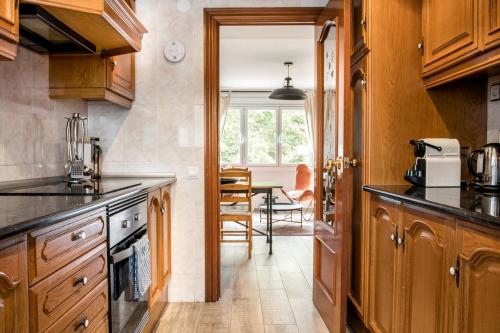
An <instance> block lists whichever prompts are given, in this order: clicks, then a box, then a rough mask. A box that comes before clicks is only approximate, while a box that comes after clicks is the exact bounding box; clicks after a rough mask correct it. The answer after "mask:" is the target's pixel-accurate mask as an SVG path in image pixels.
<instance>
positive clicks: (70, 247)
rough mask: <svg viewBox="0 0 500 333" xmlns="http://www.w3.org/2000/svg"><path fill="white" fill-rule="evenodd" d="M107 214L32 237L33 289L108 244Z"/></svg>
mask: <svg viewBox="0 0 500 333" xmlns="http://www.w3.org/2000/svg"><path fill="white" fill-rule="evenodd" d="M106 236H107V231H106V216H105V214H104V212H99V213H96V212H92V213H89V214H86V215H83V216H79V217H77V218H75V219H72V220H69V221H64V222H62V223H58V224H57V225H55V226H50V227H47V228H43V229H40V230H37V231H34V232H31V233H29V234H28V242H29V243H28V246H29V259H30V261H29V262H30V265H29V281H30V285H32V284H34V283H35V282H37V281H40V280H41V279H43V278H44V277H46V276H47V275H49V274H51V273H53V272H55V271H56V270H58V269H59V268H61V267H63V266H64V265H66V264H68V263H69V262H71V261H73V260H75V259H76V258H78V257H80V256H81V255H82V254H83V253H85V252H86V251H88V250H90V249H92V248H94V247H96V246H97V245H98V244H100V243H102V242H104V241H105V240H106Z"/></svg>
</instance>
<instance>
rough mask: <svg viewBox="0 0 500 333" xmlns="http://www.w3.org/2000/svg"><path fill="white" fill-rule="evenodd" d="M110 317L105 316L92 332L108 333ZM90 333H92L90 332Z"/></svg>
mask: <svg viewBox="0 0 500 333" xmlns="http://www.w3.org/2000/svg"><path fill="white" fill-rule="evenodd" d="M108 327H109V322H108V316H107V315H106V316H104V318H102V319H101V320H100V321H98V322H97V324H96V325H95V328H94V329H92V330H91V332H92V333H108V331H109V330H108ZM89 332H90V331H89Z"/></svg>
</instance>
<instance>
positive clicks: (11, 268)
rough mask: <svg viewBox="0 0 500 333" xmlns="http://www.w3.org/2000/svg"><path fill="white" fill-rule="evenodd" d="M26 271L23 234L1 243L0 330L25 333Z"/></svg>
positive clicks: (26, 322) (26, 324) (6, 332)
mask: <svg viewBox="0 0 500 333" xmlns="http://www.w3.org/2000/svg"><path fill="white" fill-rule="evenodd" d="M28 324H29V321H28V272H27V259H26V242H25V240H24V237H22V238H18V239H13V240H7V241H2V242H0V332H2V333H25V332H28V331H29V326H28Z"/></svg>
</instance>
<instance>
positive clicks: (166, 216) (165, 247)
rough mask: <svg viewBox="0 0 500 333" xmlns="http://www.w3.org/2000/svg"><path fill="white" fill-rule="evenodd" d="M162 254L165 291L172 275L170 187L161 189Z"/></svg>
mask: <svg viewBox="0 0 500 333" xmlns="http://www.w3.org/2000/svg"><path fill="white" fill-rule="evenodd" d="M161 213H162V215H161V216H162V223H161V253H160V256H159V258H160V259H161V262H160V264H161V265H160V276H161V286H162V289H165V288H166V287H167V286H168V281H169V280H170V275H171V274H172V268H171V267H172V264H171V245H170V241H171V236H170V232H171V213H170V193H169V192H168V187H164V188H162V189H161Z"/></svg>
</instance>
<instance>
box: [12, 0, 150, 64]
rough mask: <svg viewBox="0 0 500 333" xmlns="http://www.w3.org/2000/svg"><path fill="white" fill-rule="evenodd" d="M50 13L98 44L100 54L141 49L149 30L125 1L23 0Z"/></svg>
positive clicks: (97, 48) (114, 53) (122, 52)
mask: <svg viewBox="0 0 500 333" xmlns="http://www.w3.org/2000/svg"><path fill="white" fill-rule="evenodd" d="M22 2H23V3H31V4H36V5H39V6H42V7H43V8H44V9H45V10H47V11H48V12H49V13H51V14H52V15H54V16H55V17H56V18H58V19H59V20H61V21H62V22H63V23H65V24H66V25H67V26H69V27H70V28H72V29H73V30H75V31H76V32H77V33H79V34H80V35H82V36H83V37H84V38H85V39H87V40H88V41H90V42H91V43H93V44H94V45H95V46H96V50H97V53H101V52H105V53H106V54H108V55H116V54H126V53H131V52H138V51H140V50H141V44H142V36H143V35H144V33H146V32H147V30H146V28H145V27H144V25H143V24H142V23H141V22H140V21H139V19H138V18H137V16H136V15H135V13H134V11H133V9H132V8H131V6H130V5H129V4H128V3H127V2H126V1H125V0H92V1H82V0H69V1H65V0H22Z"/></svg>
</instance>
